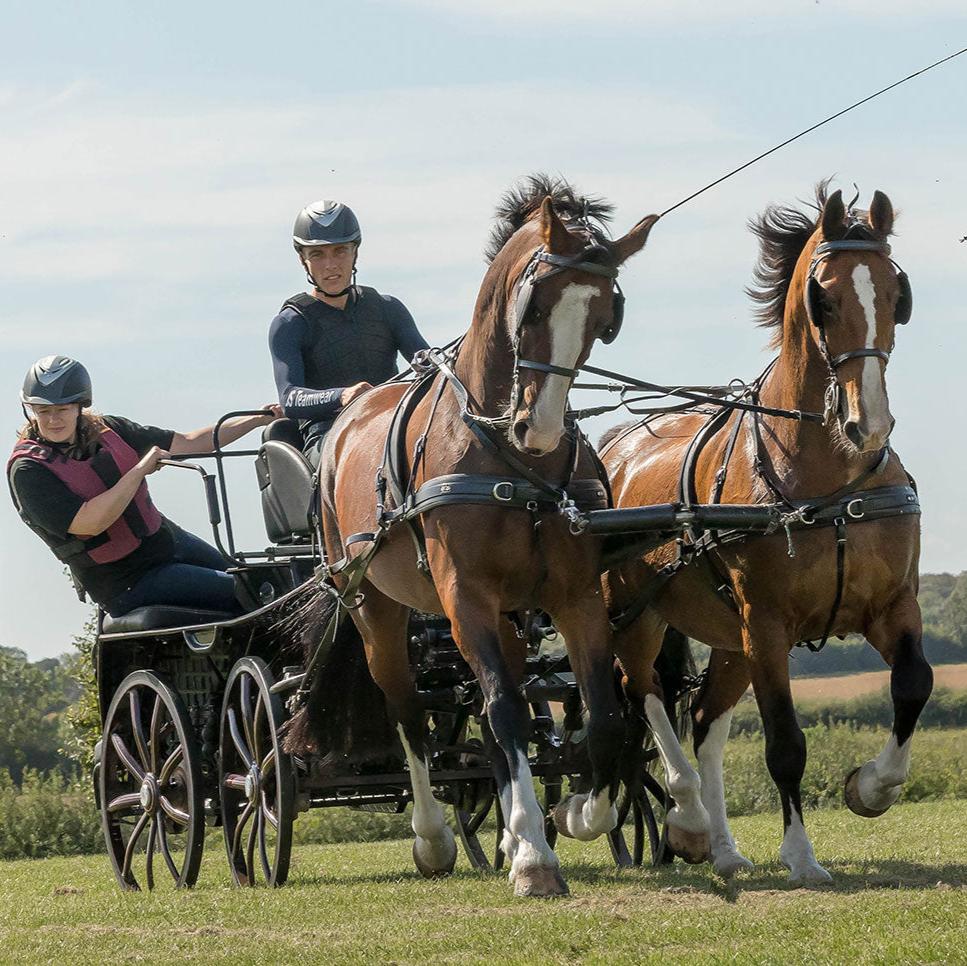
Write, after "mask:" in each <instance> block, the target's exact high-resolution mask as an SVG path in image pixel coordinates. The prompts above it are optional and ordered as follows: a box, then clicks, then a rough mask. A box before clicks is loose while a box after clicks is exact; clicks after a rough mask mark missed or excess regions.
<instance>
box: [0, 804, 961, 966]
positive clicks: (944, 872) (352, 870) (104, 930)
mask: <svg viewBox="0 0 967 966" xmlns="http://www.w3.org/2000/svg"><path fill="white" fill-rule="evenodd" d="M808 823H809V827H810V829H811V831H812V833H813V840H814V843H815V845H816V851H817V854H818V856H819V858H820V861H822V862H824V863H825V864H826V865H827V867H828V868H829V869H830V871H831V872H833V874H834V876H835V884H834V885H833V886H830V887H825V888H823V889H819V890H811V891H810V890H805V889H791V888H789V887H788V886H787V885H786V883H785V870H784V869H782V868H781V867H780V866H779V864H778V862H777V860H776V853H777V849H778V845H779V839H780V821H779V818H778V816H776V815H756V816H750V817H746V818H740V819H737V820H736V821H735V823H734V824H735V831H736V835H737V837H738V839H739V842H740V845H741V846H742V847H743V848H744V850H745V852H746V853H747V854H748V855H749V857H750V858H752V859H753V860H754V861H756V862H757V864H758V868H757V869H756V871H755V872H753V873H749V874H745V875H743V876H742V877H740V879H738V880H737V881H736V882H734V883H732V884H729V885H726V884H724V883H722V882H721V881H719V880H716V879H715V878H714V877H713V876H712V875H711V874H710V871H709V869H708V867H706V866H700V867H687V866H683V865H681V864H676V865H675V866H673V867H672V868H670V869H665V870H662V871H654V870H651V869H646V870H644V871H639V870H620V871H618V870H615V869H614V868H613V867H611V865H610V861H609V858H608V853H607V849H606V847H605V846H604V845H603V844H601V843H590V844H587V845H582V844H579V843H573V842H567V843H564V844H563V846H562V847H561V849H560V854H561V857H562V860H563V863H564V866H565V870H566V872H567V875H568V879H569V881H570V885H571V890H572V897H571V898H570V899H563V900H556V901H550V902H549V901H535V900H529V901H525V900H519V899H515V898H514V896H513V893H512V889H511V886H510V885H509V883H508V882H507V880H506V878H505V877H504V876H495V875H484V874H479V873H475V872H472V871H470V870H469V868H468V867H467V865H466V863H465V861H464V860H463V859H462V858H461V860H460V863H459V864H458V867H457V874H456V875H455V876H454V877H453V878H451V879H449V880H443V881H435V882H427V881H424V880H422V879H421V878H419V876H418V875H417V874H416V873H415V872H414V870H413V867H412V865H411V862H410V858H409V843H407V842H378V843H376V842H374V843H367V844H352V845H349V844H347V845H328V846H302V847H300V848H299V849H297V850H296V853H295V856H294V861H293V872H292V876H291V877H290V881H289V884H288V885H287V886H286V887H285V888H284V889H281V890H278V891H275V892H269V891H265V890H258V891H241V890H235V889H231V888H229V886H228V885H227V880H228V874H227V870H226V868H225V866H224V864H223V855H222V854H221V853H220V851H219V850H218V849H217V847H216V846H217V844H218V843H217V840H214V841H212V842H211V846H210V850H209V852H208V853H207V855H206V860H205V862H204V865H203V872H202V879H201V881H200V882H199V885H198V887H197V888H196V889H194V890H193V891H192V892H188V893H180V894H173V893H166V894H161V893H155V894H151V895H148V894H140V895H123V894H121V893H120V892H118V891H117V889H116V887H115V885H114V881H113V878H112V877H111V875H110V872H109V869H108V865H107V860H106V859H104V858H102V857H97V856H92V857H82V858H65V859H46V860H35V861H22V862H7V863H0V876H2V878H0V911H2V914H3V915H2V922H0V959H2V961H4V962H57V963H105V962H112V961H113V962H129V961H134V962H158V961H165V962H177V961H182V960H192V961H203V962H208V963H223V962H224V963H228V962H232V963H276V962H280V963H307V962H336V963H352V962H399V963H416V962H420V963H422V962H460V963H467V962H482V961H487V960H499V961H501V962H520V963H525V962H526V963H575V962H591V963H604V962H608V963H613V962H642V961H644V962H662V963H680V962H681V963H684V962H696V961H702V962H740V963H741V962H770V963H788V962H807V963H845V962H848V963H882V962H894V961H907V962H918V963H924V962H956V961H959V962H967V802H963V801H949V802H932V803H917V804H908V805H899V806H897V807H895V808H894V809H893V810H892V811H891V812H889V813H888V814H887V815H885V816H884V817H882V818H880V819H877V820H868V819H862V818H857V817H856V816H854V815H852V814H850V813H848V812H846V811H843V810H836V811H834V810H820V811H817V812H814V813H812V814H811V815H810V816H809V817H808Z"/></svg>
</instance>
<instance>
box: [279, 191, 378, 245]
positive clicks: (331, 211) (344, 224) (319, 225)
mask: <svg viewBox="0 0 967 966" xmlns="http://www.w3.org/2000/svg"><path fill="white" fill-rule="evenodd" d="M362 240H363V233H362V231H361V230H360V228H359V221H358V220H357V218H356V216H355V215H354V214H353V210H352V208H350V207H348V206H347V205H344V204H342V203H341V202H339V201H317V202H315V203H314V204H311V205H307V206H306V207H305V208H303V209H302V211H300V212H299V214H298V216H297V217H296V220H295V226H294V227H293V229H292V244H293V246H294V247H295V250H296V251H297V252H300V253H301V252H302V249H303V248H312V247H315V246H316V245H345V244H346V243H347V242H355V243H356V244H357V245H359V244H360V243H361V242H362Z"/></svg>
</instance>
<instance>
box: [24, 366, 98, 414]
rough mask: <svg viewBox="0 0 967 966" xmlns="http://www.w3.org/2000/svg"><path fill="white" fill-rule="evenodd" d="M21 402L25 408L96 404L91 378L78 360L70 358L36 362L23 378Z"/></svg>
mask: <svg viewBox="0 0 967 966" xmlns="http://www.w3.org/2000/svg"><path fill="white" fill-rule="evenodd" d="M20 401H21V402H22V403H23V404H24V405H25V406H64V405H66V404H67V403H80V405H81V406H90V405H91V402H92V401H93V392H92V388H91V377H90V374H89V373H88V371H87V370H86V369H85V368H84V367H83V366H82V365H81V364H80V363H79V362H77V361H76V360H74V359H69V358H68V357H67V356H45V357H44V358H43V359H39V360H38V361H37V362H35V363H34V364H33V365H32V366H31V367H30V369H28V370H27V375H26V377H25V378H24V385H23V389H22V390H21V391H20Z"/></svg>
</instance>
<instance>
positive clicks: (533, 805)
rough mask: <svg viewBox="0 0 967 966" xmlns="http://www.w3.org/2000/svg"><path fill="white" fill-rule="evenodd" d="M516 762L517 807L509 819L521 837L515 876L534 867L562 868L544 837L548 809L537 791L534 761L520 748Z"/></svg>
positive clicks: (510, 827) (515, 862)
mask: <svg viewBox="0 0 967 966" xmlns="http://www.w3.org/2000/svg"><path fill="white" fill-rule="evenodd" d="M516 765H517V767H516V769H512V770H511V775H512V777H511V788H512V790H513V806H512V807H511V810H510V816H509V818H507V827H508V828H509V829H510V830H511V832H512V833H513V834H514V837H515V838H516V839H517V854H516V855H515V856H514V864H513V867H512V869H511V877H513V876H515V875H516V874H517V873H518V872H520V870H521V869H523V868H529V867H532V866H542V867H545V868H553V869H556V868H557V867H558V861H557V856H556V855H555V854H554V852H553V850H552V849H551V847H550V846H549V845H548V844H547V839H546V837H545V836H544V812H543V809H541V806H540V805H539V804H538V801H537V796H536V795H535V794H534V779H533V776H532V775H531V769H530V764H529V763H528V761H527V756H526V755H523V754H521V753H520V752H519V751H518V752H517V758H516ZM514 771H516V774H514ZM505 818H506V816H505Z"/></svg>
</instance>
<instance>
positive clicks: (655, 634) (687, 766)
mask: <svg viewBox="0 0 967 966" xmlns="http://www.w3.org/2000/svg"><path fill="white" fill-rule="evenodd" d="M665 627H666V624H665V622H664V621H663V620H662V619H661V618H660V617H659V616H658V615H657V614H655V613H654V612H652V611H646V612H645V613H644V614H643V615H642V617H640V618H639V619H638V620H637V621H636V622H635V623H634V624H632V625H631V626H630V627H629V628H627V629H626V630H624V631H621V632H619V633H617V634H616V635H615V650H616V652H617V654H618V658H619V660H620V661H621V666H622V668H623V669H624V672H625V681H624V687H625V694H626V695H627V697H628V700H629V702H630V703H631V706H632V709H633V710H634V711H635V712H636V713H638V714H644V716H645V718H646V719H647V721H648V725H649V727H650V728H651V733H652V736H653V737H654V740H655V746H656V747H657V749H658V755H659V757H660V759H661V763H662V767H663V768H664V769H665V780H666V787H667V789H668V793H669V795H670V796H671V798H672V800H673V802H674V804H673V805H672V807H671V808H670V809H669V810H668V812H667V813H666V816H665V826H666V830H667V835H668V847H669V848H670V849H671V851H672V852H674V854H675V855H678V856H680V857H681V858H683V859H684V860H685V861H686V862H690V863H693V864H694V863H699V862H705V861H706V860H707V859H708V858H709V856H710V854H711V852H710V841H709V828H710V823H709V813H708V811H707V809H706V808H705V805H704V803H703V801H702V780H701V778H700V777H699V773H698V772H697V771H696V770H695V769H694V768H693V767H692V765H691V763H690V762H689V760H688V758H687V756H686V755H685V750H684V749H683V748H682V745H681V742H680V740H679V738H678V734H677V732H676V730H675V726H674V725H673V724H672V722H671V720H670V719H669V717H668V712H667V711H666V709H665V702H664V700H663V695H662V690H661V686H660V684H659V683H658V680H657V677H656V675H655V672H654V664H655V659H656V657H657V656H658V652H659V651H660V650H661V645H662V641H663V639H664V634H665Z"/></svg>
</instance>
